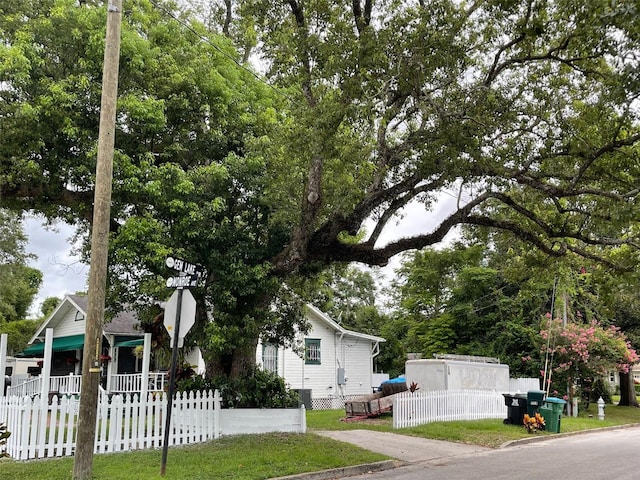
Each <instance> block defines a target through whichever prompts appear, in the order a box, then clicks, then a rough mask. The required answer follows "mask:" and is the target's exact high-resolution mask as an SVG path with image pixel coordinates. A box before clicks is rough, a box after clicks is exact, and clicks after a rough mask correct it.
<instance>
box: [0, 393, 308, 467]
mask: <svg viewBox="0 0 640 480" xmlns="http://www.w3.org/2000/svg"><path fill="white" fill-rule="evenodd" d="M167 407H168V402H167V395H166V394H165V393H149V395H148V397H147V399H146V401H140V400H139V396H138V395H136V394H133V395H130V394H126V395H113V396H111V397H109V396H107V395H101V396H100V397H99V401H98V409H97V419H96V436H95V443H94V452H95V453H107V452H121V451H129V450H141V449H151V448H160V447H162V443H163V440H164V428H165V422H166V415H167ZM78 411H79V399H78V398H77V397H76V396H62V397H60V398H58V397H57V396H54V397H52V398H51V401H50V403H49V402H48V401H47V399H45V401H44V402H42V401H41V400H40V397H35V398H31V397H17V396H11V397H3V398H0V423H6V424H7V429H8V431H9V432H11V436H10V437H9V438H8V439H7V445H6V453H8V454H9V456H10V457H11V458H13V459H15V460H29V459H35V458H50V457H62V456H70V455H73V454H74V452H75V443H76V437H77V424H78ZM255 411H258V412H260V411H262V412H264V414H265V417H266V419H265V421H264V422H261V419H260V416H259V414H256V412H255ZM241 412H242V413H241ZM239 414H240V415H242V414H244V416H248V417H249V418H252V425H251V426H250V427H247V426H246V425H242V424H241V422H240V421H238V420H237V418H238V415H239ZM305 414H306V412H305V409H304V406H303V407H301V408H300V409H222V408H221V397H220V394H219V392H218V391H217V390H216V391H215V392H212V391H207V392H189V393H184V394H182V393H178V394H176V395H175V396H174V400H173V405H172V411H171V427H170V431H169V436H168V445H170V446H171V445H183V444H189V443H199V442H205V441H208V440H213V439H217V438H219V437H220V436H221V435H223V434H224V435H234V434H238V433H266V432H269V431H286V432H299V433H304V432H305V431H306V416H305ZM234 419H236V420H235V421H234ZM221 425H222V428H221Z"/></svg>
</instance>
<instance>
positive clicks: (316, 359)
mask: <svg viewBox="0 0 640 480" xmlns="http://www.w3.org/2000/svg"><path fill="white" fill-rule="evenodd" d="M304 363H305V364H307V365H320V339H319V338H305V339H304Z"/></svg>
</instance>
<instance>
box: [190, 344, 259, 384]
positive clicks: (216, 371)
mask: <svg viewBox="0 0 640 480" xmlns="http://www.w3.org/2000/svg"><path fill="white" fill-rule="evenodd" d="M257 346H258V338H248V339H246V340H245V341H243V342H242V343H241V344H239V345H238V346H237V347H236V348H235V349H234V350H233V352H232V353H231V354H227V355H215V354H214V355H211V354H210V353H209V352H207V351H205V350H204V349H203V351H202V354H203V356H204V359H205V364H206V375H207V377H209V378H212V377H216V376H218V375H226V376H228V377H230V378H242V377H247V376H249V375H250V374H252V372H253V370H254V368H255V367H256V348H257Z"/></svg>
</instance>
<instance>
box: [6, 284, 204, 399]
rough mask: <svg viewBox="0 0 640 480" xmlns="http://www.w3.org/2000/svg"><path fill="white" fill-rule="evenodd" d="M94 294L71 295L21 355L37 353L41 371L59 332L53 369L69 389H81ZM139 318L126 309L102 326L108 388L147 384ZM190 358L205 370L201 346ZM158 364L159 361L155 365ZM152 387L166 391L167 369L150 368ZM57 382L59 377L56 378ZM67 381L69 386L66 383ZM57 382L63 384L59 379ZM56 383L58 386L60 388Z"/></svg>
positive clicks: (126, 389) (35, 365)
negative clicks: (48, 346) (47, 344)
mask: <svg viewBox="0 0 640 480" xmlns="http://www.w3.org/2000/svg"><path fill="white" fill-rule="evenodd" d="M87 303H88V298H87V297H86V296H82V295H67V296H65V297H64V299H63V300H62V301H61V302H60V304H59V305H58V306H57V307H56V309H55V310H54V311H53V312H52V313H51V315H50V316H49V317H48V318H47V319H46V320H45V321H44V322H43V323H42V325H41V326H40V327H39V328H38V330H37V331H36V333H35V334H34V335H33V337H32V338H31V340H30V341H29V345H28V347H27V348H26V349H25V350H24V351H23V352H22V353H20V354H19V356H20V357H35V358H34V359H33V362H32V363H33V365H31V366H30V370H31V371H32V372H33V373H37V371H38V370H39V368H38V367H39V366H41V365H42V362H37V359H38V357H42V354H43V352H44V346H45V344H44V340H45V332H46V331H47V330H48V329H51V330H52V332H53V340H52V348H51V349H52V354H51V368H50V371H49V375H50V376H51V377H52V378H57V379H61V378H63V377H66V379H64V382H63V381H62V380H57V383H60V384H61V387H60V388H64V389H65V391H67V392H70V391H75V390H77V389H78V388H79V380H78V379H77V378H76V379H75V380H74V377H75V376H78V377H79V375H80V373H81V366H82V362H81V360H82V354H83V347H84V332H85V326H86V320H85V319H86V311H87ZM137 324H138V320H137V317H136V315H135V313H134V312H127V311H125V312H120V313H119V314H118V315H116V316H115V317H114V318H113V319H111V320H110V321H109V322H108V323H106V324H105V325H103V327H102V334H103V340H102V350H101V352H100V358H101V363H102V375H103V387H104V388H105V390H106V391H107V392H120V391H124V392H130V391H140V390H141V389H142V386H141V382H142V381H143V380H142V377H141V374H142V372H143V363H144V361H143V358H141V356H140V355H136V354H135V353H134V350H135V348H136V347H137V346H139V345H140V346H142V345H143V344H144V336H145V334H144V332H143V331H141V330H139V329H138V328H137V327H138V325H137ZM186 361H187V362H188V363H190V364H191V365H195V366H196V367H197V371H204V362H203V360H202V356H201V355H200V352H199V350H197V349H196V350H195V351H192V352H190V353H189V354H188V355H187V357H186ZM151 367H152V368H153V366H151ZM12 380H13V381H12V385H13V386H14V387H18V386H19V385H18V384H17V383H18V382H22V381H23V379H22V378H13V379H12ZM147 381H148V386H147V383H146V382H145V387H147V388H149V389H152V390H162V389H163V388H164V386H165V383H166V372H153V373H149V379H148V380H147ZM54 383H55V382H54ZM62 383H64V385H62ZM56 385H57V384H56ZM57 389H58V387H57V386H56V387H55V388H54V390H57Z"/></svg>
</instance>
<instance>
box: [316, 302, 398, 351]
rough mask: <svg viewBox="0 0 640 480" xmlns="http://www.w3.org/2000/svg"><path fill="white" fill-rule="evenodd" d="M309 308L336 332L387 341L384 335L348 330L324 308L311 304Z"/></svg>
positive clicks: (370, 339)
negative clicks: (323, 309)
mask: <svg viewBox="0 0 640 480" xmlns="http://www.w3.org/2000/svg"><path fill="white" fill-rule="evenodd" d="M306 307H307V309H308V310H310V311H311V312H312V313H313V314H314V317H315V318H317V319H318V320H320V321H322V322H324V323H325V324H326V325H327V326H329V327H330V328H332V329H333V330H335V331H336V333H340V334H342V335H347V336H349V337H356V338H362V339H365V340H369V341H371V342H386V340H385V339H384V338H382V337H376V336H375V335H369V334H367V333H360V332H354V331H353V330H347V329H346V328H343V327H342V326H341V325H340V324H339V323H337V322H335V321H333V320H332V319H331V318H329V316H328V315H327V314H326V313H324V312H323V311H322V310H320V309H318V308H316V307H314V306H313V305H311V304H309V303H308V304H307V305H306Z"/></svg>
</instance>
